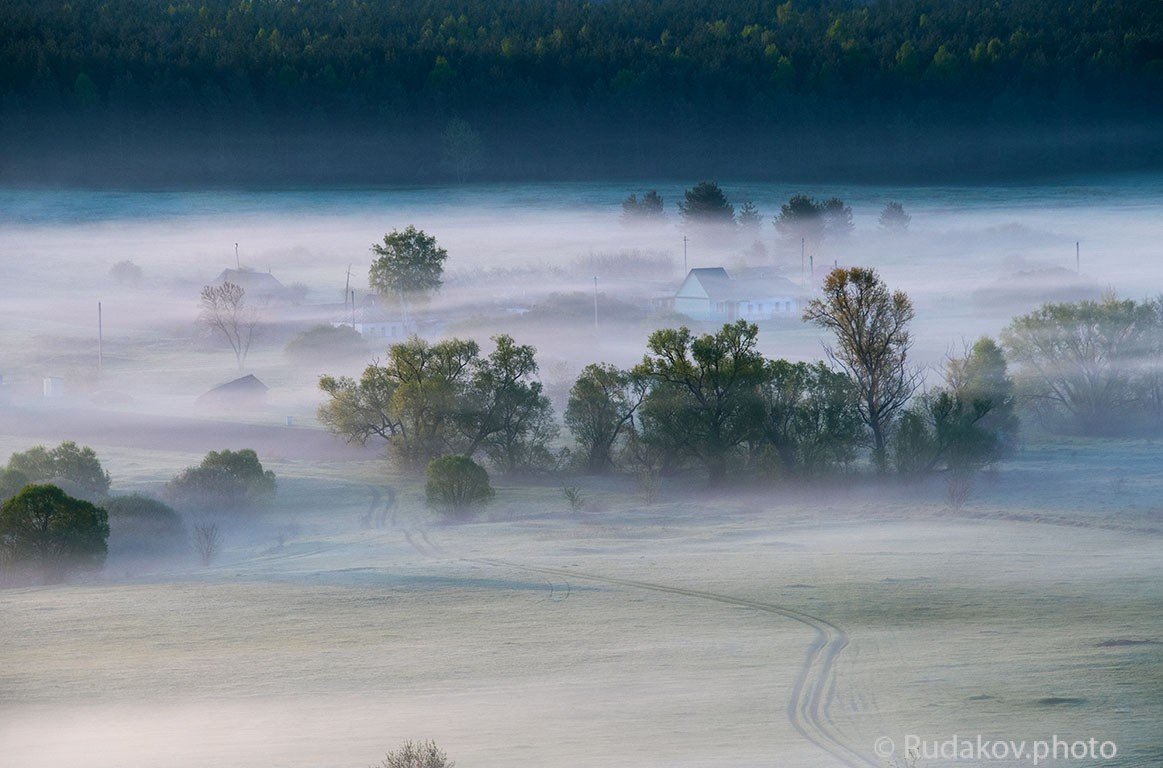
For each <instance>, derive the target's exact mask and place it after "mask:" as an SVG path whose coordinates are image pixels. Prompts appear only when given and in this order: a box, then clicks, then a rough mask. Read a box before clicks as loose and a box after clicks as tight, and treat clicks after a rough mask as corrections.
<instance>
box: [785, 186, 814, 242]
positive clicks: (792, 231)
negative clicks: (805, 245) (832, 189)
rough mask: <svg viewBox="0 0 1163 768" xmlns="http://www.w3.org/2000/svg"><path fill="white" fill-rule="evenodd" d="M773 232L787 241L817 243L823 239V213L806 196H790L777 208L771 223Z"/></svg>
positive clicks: (812, 199)
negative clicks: (773, 225) (773, 227)
mask: <svg viewBox="0 0 1163 768" xmlns="http://www.w3.org/2000/svg"><path fill="white" fill-rule="evenodd" d="M773 223H774V224H775V231H776V232H779V234H781V235H783V236H784V237H786V238H788V239H789V240H799V239H801V238H803V239H804V240H806V241H807V242H809V243H818V242H820V241H821V240H822V239H823V238H824V213H823V211H822V210H821V209H820V204H819V203H817V202H816V201H815V199H814V198H811V197H808V196H807V195H792V196H791V197H790V198H788V201H787V202H786V203H784V204H783V205H781V206H780V207H779V213H778V214H776V216H775V219H774V221H773Z"/></svg>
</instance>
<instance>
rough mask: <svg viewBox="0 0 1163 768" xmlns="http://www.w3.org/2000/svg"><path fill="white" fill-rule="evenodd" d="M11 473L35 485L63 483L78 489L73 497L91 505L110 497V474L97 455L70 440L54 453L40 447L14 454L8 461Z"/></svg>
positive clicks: (53, 450)
mask: <svg viewBox="0 0 1163 768" xmlns="http://www.w3.org/2000/svg"><path fill="white" fill-rule="evenodd" d="M8 469H10V470H13V471H15V472H17V473H19V474H20V475H22V476H23V477H25V478H26V481H27V482H31V483H45V482H54V483H61V482H62V481H63V484H65V485H69V486H73V487H75V489H76V490H74V491H73V493H75V494H77V495H78V496H81V497H82V498H84V499H86V500H87V501H96V500H99V499H102V498H104V497H105V496H106V495H107V494H108V493H109V484H110V477H109V473H108V472H106V471H105V468H104V467H102V466H101V460H100V459H98V458H97V453H96V452H95V451H94V450H93V449H92V448H90V447H89V446H87V445H86V446H84V447H80V446H78V445H77V444H76V443H75V442H73V441H72V440H66V441H64V442H62V443H61V444H60V445H58V446H57V447H55V448H53V449H51V450H48V449H46V448H45V447H44V446H43V445H38V446H35V447H33V448H29V449H28V450H27V451H21V452H20V453H14V454H12V456H11V457H9V459H8Z"/></svg>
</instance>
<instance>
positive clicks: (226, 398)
mask: <svg viewBox="0 0 1163 768" xmlns="http://www.w3.org/2000/svg"><path fill="white" fill-rule="evenodd" d="M267 390H268V388H267V385H266V384H263V383H262V382H261V381H259V380H258V378H257V377H256V376H255V375H254V374H247V375H246V376H243V377H241V378H238V379H235V380H233V381H228V382H226V383H225V384H219V385H218V386H216V387H214V389H212V390H210V391H209V392H207V393H206V394H204V395H202V396H201V397H199V398H198V400H197V401H196V402H197V404H198V405H199V406H202V407H206V408H225V409H237V408H253V407H255V406H261V405H263V404H264V403H266V397H267Z"/></svg>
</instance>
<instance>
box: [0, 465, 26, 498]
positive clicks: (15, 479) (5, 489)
mask: <svg viewBox="0 0 1163 768" xmlns="http://www.w3.org/2000/svg"><path fill="white" fill-rule="evenodd" d="M26 485H28V475H26V474H24V473H23V472H20V471H18V470H15V469H7V468H6V469H0V503H3V502H5V501H8V500H9V499H11V498H12V497H13V496H15V495H16V494H18V493H20V490H21V489H22V488H24V486H26Z"/></svg>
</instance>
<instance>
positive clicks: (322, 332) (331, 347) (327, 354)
mask: <svg viewBox="0 0 1163 768" xmlns="http://www.w3.org/2000/svg"><path fill="white" fill-rule="evenodd" d="M368 352H369V349H368V344H367V342H366V341H364V338H363V336H361V335H360V334H359V332H358V331H356V330H354V329H353V328H351V327H350V326H346V325H338V326H336V325H329V324H326V323H324V324H322V325H316V326H314V327H312V328H308V329H307V330H305V331H303V332H302V333H298V334H296V335H295V336H294V338H292V339H291V340H290V341H288V342H287V346H286V347H284V348H283V353H284V354H285V355H286V356H287V357H288V358H289V359H290V360H291V361H293V362H295V363H299V364H301V365H302V364H312V365H314V364H317V363H319V362H347V361H352V360H358V359H364V360H366V359H367V357H368Z"/></svg>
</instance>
